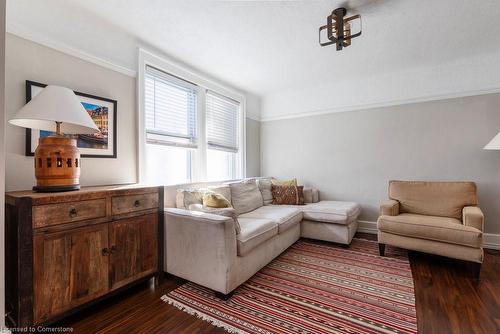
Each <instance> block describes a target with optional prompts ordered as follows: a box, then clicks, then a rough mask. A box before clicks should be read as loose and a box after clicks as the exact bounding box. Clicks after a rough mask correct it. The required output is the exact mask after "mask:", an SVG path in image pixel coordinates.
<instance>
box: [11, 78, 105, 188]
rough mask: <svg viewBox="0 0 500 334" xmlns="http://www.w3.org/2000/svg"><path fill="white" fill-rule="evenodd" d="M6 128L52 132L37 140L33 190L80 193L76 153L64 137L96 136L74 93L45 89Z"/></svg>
mask: <svg viewBox="0 0 500 334" xmlns="http://www.w3.org/2000/svg"><path fill="white" fill-rule="evenodd" d="M9 123H10V124H13V125H17V126H20V127H24V128H30V129H38V130H45V131H51V132H55V134H54V135H50V136H47V137H40V138H39V140H38V146H37V148H36V150H35V176H36V186H35V187H33V190H35V191H39V192H52V191H69V190H78V189H80V168H81V164H82V162H81V160H80V153H79V152H78V148H77V141H76V139H74V138H69V137H66V136H64V135H63V133H65V134H91V133H97V132H99V129H98V128H97V126H96V125H95V123H94V121H93V120H92V118H91V117H90V116H89V114H88V113H87V111H86V110H85V108H84V107H83V105H82V104H81V103H80V101H79V100H78V98H77V97H76V95H75V93H74V92H73V91H72V90H71V89H68V88H65V87H60V86H51V85H49V86H47V87H45V88H44V89H43V90H42V91H41V92H40V93H38V94H37V95H36V96H35V97H34V98H33V99H31V101H30V102H28V103H27V104H26V105H25V106H24V107H22V108H21V110H19V111H18V112H17V113H16V115H15V116H14V118H12V119H11V120H9Z"/></svg>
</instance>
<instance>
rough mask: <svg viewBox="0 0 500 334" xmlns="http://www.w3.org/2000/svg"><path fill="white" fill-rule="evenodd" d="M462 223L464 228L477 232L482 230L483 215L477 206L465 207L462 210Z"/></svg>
mask: <svg viewBox="0 0 500 334" xmlns="http://www.w3.org/2000/svg"><path fill="white" fill-rule="evenodd" d="M462 221H463V223H464V225H465V226H471V227H474V228H477V229H478V230H479V231H483V229H484V214H483V212H482V211H481V209H480V208H478V207H477V206H466V207H464V208H463V210H462Z"/></svg>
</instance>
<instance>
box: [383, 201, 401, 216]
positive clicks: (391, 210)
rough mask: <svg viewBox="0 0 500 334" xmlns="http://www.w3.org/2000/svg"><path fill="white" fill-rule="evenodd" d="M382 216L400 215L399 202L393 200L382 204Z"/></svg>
mask: <svg viewBox="0 0 500 334" xmlns="http://www.w3.org/2000/svg"><path fill="white" fill-rule="evenodd" d="M380 215H381V216H382V215H383V216H397V215H399V202H398V201H396V200H393V199H388V200H386V201H383V202H382V203H381V204H380Z"/></svg>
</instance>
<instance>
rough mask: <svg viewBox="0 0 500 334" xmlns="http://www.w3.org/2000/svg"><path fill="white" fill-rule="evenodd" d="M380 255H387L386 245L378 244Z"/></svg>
mask: <svg viewBox="0 0 500 334" xmlns="http://www.w3.org/2000/svg"><path fill="white" fill-rule="evenodd" d="M378 253H379V254H380V256H384V255H385V244H381V243H379V244H378Z"/></svg>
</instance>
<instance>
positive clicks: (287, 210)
mask: <svg viewBox="0 0 500 334" xmlns="http://www.w3.org/2000/svg"><path fill="white" fill-rule="evenodd" d="M240 217H244V218H260V219H269V220H272V221H274V222H276V223H277V224H278V232H279V233H283V232H284V231H286V230H288V229H289V228H290V227H292V226H295V225H297V224H299V223H300V222H301V221H302V212H301V211H300V210H298V209H296V208H294V207H290V206H281V205H266V206H261V207H260V208H258V209H257V210H254V211H251V212H248V213H244V214H242V215H241V216H240Z"/></svg>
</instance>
